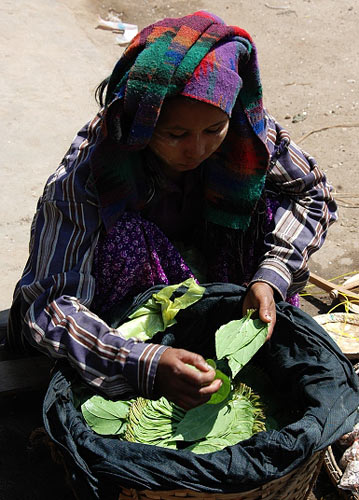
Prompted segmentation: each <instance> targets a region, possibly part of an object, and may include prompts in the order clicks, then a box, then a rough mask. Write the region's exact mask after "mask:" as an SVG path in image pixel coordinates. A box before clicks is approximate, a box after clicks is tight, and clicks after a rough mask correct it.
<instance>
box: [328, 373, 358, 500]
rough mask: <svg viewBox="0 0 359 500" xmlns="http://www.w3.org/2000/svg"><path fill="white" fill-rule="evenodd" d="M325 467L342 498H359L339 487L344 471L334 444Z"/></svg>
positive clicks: (349, 499) (329, 450) (330, 448)
mask: <svg viewBox="0 0 359 500" xmlns="http://www.w3.org/2000/svg"><path fill="white" fill-rule="evenodd" d="M354 370H355V373H356V374H357V375H358V374H359V363H357V364H355V365H354ZM324 469H325V470H326V472H327V474H328V476H329V478H330V480H331V482H332V483H333V485H334V486H335V488H336V490H337V492H338V494H339V496H341V497H342V498H346V499H347V500H359V494H357V493H352V492H351V491H348V490H342V489H341V488H339V487H338V484H339V483H340V480H341V478H342V476H343V471H342V470H341V468H340V467H339V465H338V463H337V459H336V457H335V454H334V450H333V447H332V446H328V448H327V450H326V452H325V456H324Z"/></svg>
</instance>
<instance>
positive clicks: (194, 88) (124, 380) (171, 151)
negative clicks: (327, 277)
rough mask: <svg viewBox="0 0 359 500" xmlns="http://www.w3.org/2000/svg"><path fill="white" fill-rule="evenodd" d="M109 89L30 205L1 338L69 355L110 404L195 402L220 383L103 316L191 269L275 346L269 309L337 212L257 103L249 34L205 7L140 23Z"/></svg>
mask: <svg viewBox="0 0 359 500" xmlns="http://www.w3.org/2000/svg"><path fill="white" fill-rule="evenodd" d="M105 91H106V98H105V102H104V103H103V104H104V106H103V107H102V109H101V111H100V112H99V114H98V115H97V116H96V117H95V118H94V120H93V121H92V122H90V123H89V124H87V125H86V126H85V127H84V128H83V129H82V130H81V131H80V132H79V134H78V136H77V137H76V138H75V140H74V142H73V144H72V145H71V147H70V149H69V151H68V153H67V155H66V156H65V158H64V160H63V161H62V163H61V165H60V166H59V168H58V169H57V170H56V172H55V173H54V174H53V175H52V176H51V177H50V179H49V180H48V182H47V184H46V186H45V190H44V193H43V196H42V197H41V199H40V200H39V204H38V207H37V212H36V215H35V218H34V222H33V226H32V235H31V245H30V249H31V252H30V258H29V261H28V263H27V266H26V268H25V270H24V273H23V276H22V278H21V280H20V282H19V284H18V286H17V288H16V291H15V296H14V303H13V306H12V314H11V319H10V328H9V332H10V337H9V344H10V345H11V344H14V343H17V344H19V340H22V342H23V343H30V344H31V345H32V346H35V347H36V348H37V349H40V350H41V351H43V352H47V353H48V354H50V356H52V357H53V358H67V359H68V361H69V362H70V363H71V364H72V365H73V366H74V367H75V369H76V370H77V371H78V372H79V373H80V374H81V376H82V377H83V379H84V380H85V381H86V382H88V383H89V384H91V385H92V386H94V387H96V388H98V389H99V390H101V391H103V392H104V393H106V394H107V395H108V396H110V397H118V396H121V397H124V396H131V395H134V394H142V395H144V396H145V397H148V398H153V397H158V396H160V395H164V396H166V397H167V398H168V399H170V400H172V401H174V402H175V403H177V404H179V405H180V406H183V407H184V408H190V407H193V406H196V405H198V404H201V403H203V402H205V401H207V400H208V398H209V397H210V395H211V394H212V393H213V392H215V391H217V390H218V388H219V386H220V382H219V381H218V380H213V379H214V371H213V370H212V369H211V368H210V367H208V366H207V364H206V363H205V361H204V359H203V358H202V357H201V356H200V355H198V354H195V353H192V352H188V351H185V350H181V349H173V348H168V347H166V346H161V345H155V344H143V343H141V342H136V341H135V340H133V339H130V340H127V341H126V340H124V339H123V338H122V337H121V333H120V332H119V331H116V330H114V329H112V328H110V327H109V326H108V325H107V324H106V323H105V322H104V321H103V320H102V319H101V316H102V315H103V314H104V312H106V310H107V309H108V308H109V307H111V306H113V305H115V304H121V303H122V301H124V300H126V299H128V297H133V296H134V295H136V294H138V293H140V292H142V291H144V290H146V289H147V288H149V287H151V286H152V285H155V284H168V283H179V282H181V281H183V280H184V279H186V278H188V277H193V276H195V277H196V278H197V279H198V280H199V281H201V282H206V281H207V282H210V281H221V282H233V283H237V284H243V285H245V286H247V293H246V295H245V299H244V301H243V313H244V312H245V311H246V310H247V309H248V308H257V309H258V310H259V316H260V317H261V319H262V320H263V321H265V322H267V323H270V327H269V335H268V336H269V337H270V335H271V333H272V331H273V327H274V324H275V300H280V299H285V298H286V297H290V296H295V294H296V293H297V292H299V291H300V290H301V289H302V288H303V287H304V285H305V283H306V281H307V279H308V275H309V273H308V268H307V261H308V258H309V256H310V254H311V253H312V252H313V251H315V250H317V249H318V248H319V247H320V246H321V244H322V243H323V240H324V237H325V235H326V231H327V228H328V226H329V224H330V223H331V222H333V221H334V220H335V219H336V213H335V210H336V206H335V203H334V201H333V199H332V197H331V194H330V191H331V188H330V186H329V185H328V184H327V182H326V179H325V176H324V174H323V173H322V172H321V171H320V170H319V169H318V167H317V165H316V164H315V162H314V160H313V158H311V157H309V156H308V155H307V154H306V153H304V152H303V151H301V150H300V149H298V148H297V147H296V146H295V144H293V143H291V142H290V138H289V136H288V134H287V133H286V132H285V131H284V130H283V129H281V127H280V126H279V125H278V124H277V123H276V122H275V120H274V119H273V118H272V117H271V116H270V115H269V114H268V113H266V111H265V110H264V108H263V104H262V89H261V84H260V78H259V71H258V66H257V57H256V50H255V46H254V45H253V42H252V40H251V38H250V36H249V35H248V34H247V33H246V32H245V31H243V30H242V29H240V28H237V27H231V26H226V25H225V24H224V23H223V22H222V21H221V20H220V19H219V18H217V17H216V16H214V15H212V14H209V13H206V12H196V13H195V14H193V15H189V16H186V17H184V18H179V19H165V20H163V21H159V22H157V23H155V24H153V25H151V26H149V27H147V28H145V29H144V30H143V31H142V32H141V33H139V35H138V36H137V37H136V38H135V39H134V41H133V42H132V43H131V45H130V46H129V47H128V49H127V50H126V52H125V53H124V55H123V56H122V58H121V59H120V60H119V61H118V63H117V65H116V66H115V68H114V70H113V73H112V75H111V77H110V78H109V80H108V81H106V82H104V83H103V84H102V86H101V87H100V90H99V95H100V101H102V99H103V98H104V94H105ZM18 318H21V324H20V325H19V324H18V321H17V319H18ZM20 332H21V338H20ZM188 364H190V365H194V366H196V367H197V368H198V371H195V370H193V369H192V368H190V367H188V366H187V365H188Z"/></svg>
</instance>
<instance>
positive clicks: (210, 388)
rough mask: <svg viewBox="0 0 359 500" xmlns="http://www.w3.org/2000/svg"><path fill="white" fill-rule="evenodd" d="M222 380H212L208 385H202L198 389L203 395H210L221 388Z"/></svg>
mask: <svg viewBox="0 0 359 500" xmlns="http://www.w3.org/2000/svg"><path fill="white" fill-rule="evenodd" d="M222 383H223V382H222V380H220V379H219V378H217V379H215V380H213V382H212V383H211V384H209V385H206V386H205V387H202V388H201V389H200V390H199V393H200V394H201V395H203V396H205V395H208V394H209V395H210V396H211V395H212V394H214V393H215V392H217V391H218V390H219V389H220V388H221V385H222Z"/></svg>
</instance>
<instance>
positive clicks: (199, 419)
mask: <svg viewBox="0 0 359 500" xmlns="http://www.w3.org/2000/svg"><path fill="white" fill-rule="evenodd" d="M253 313H254V311H253V310H251V311H248V313H247V315H246V316H245V317H244V318H242V319H241V320H234V321H231V322H229V323H227V324H226V325H223V326H221V327H220V328H219V329H218V330H217V332H216V334H215V347H216V358H217V359H216V360H207V362H208V363H209V364H210V365H211V366H212V367H213V368H214V369H215V370H216V378H220V379H221V380H222V386H221V388H220V389H219V390H218V391H217V392H216V393H215V394H213V395H212V397H211V399H210V400H209V401H208V402H207V403H206V404H203V405H201V406H198V407H196V408H193V409H191V410H189V411H187V412H186V411H185V410H183V409H182V408H180V407H178V406H176V405H175V404H173V403H171V402H170V401H168V400H167V399H166V398H164V397H162V398H160V399H158V400H155V401H153V400H148V399H144V398H142V397H138V398H136V399H133V400H129V401H111V400H107V399H105V398H103V397H101V396H98V395H95V396H92V397H90V398H89V399H87V400H86V401H85V402H83V403H82V405H81V411H82V415H83V417H84V419H85V420H86V422H87V424H88V425H89V426H90V427H91V428H92V430H93V431H95V432H96V433H98V434H102V435H108V436H117V437H118V438H119V439H123V440H127V441H131V442H137V443H144V444H149V445H155V446H162V447H167V448H172V449H187V450H190V451H192V452H194V453H209V452H212V451H218V450H221V449H223V448H225V447H226V446H232V445H234V444H237V443H239V442H240V441H242V440H244V439H247V438H249V437H251V436H252V435H253V434H254V433H256V432H260V431H264V430H265V429H266V426H265V415H264V410H263V405H262V404H261V402H260V399H259V396H258V395H257V394H255V393H254V392H253V391H252V389H251V388H250V387H249V386H248V385H246V384H245V383H243V382H241V381H240V377H239V376H238V374H239V372H240V371H241V369H242V368H243V367H244V366H245V365H246V364H247V363H248V361H249V360H250V359H251V358H252V357H253V356H254V354H255V353H256V352H257V351H258V349H259V348H260V347H261V346H262V345H263V344H264V342H265V339H266V337H267V334H268V324H266V323H263V322H262V321H261V320H259V319H252V315H253Z"/></svg>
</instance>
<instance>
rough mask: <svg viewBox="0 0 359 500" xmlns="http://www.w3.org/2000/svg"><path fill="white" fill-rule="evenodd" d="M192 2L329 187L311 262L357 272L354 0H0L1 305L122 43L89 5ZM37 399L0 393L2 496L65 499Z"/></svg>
mask: <svg viewBox="0 0 359 500" xmlns="http://www.w3.org/2000/svg"><path fill="white" fill-rule="evenodd" d="M254 7H255V10H254ZM199 9H206V10H209V11H211V12H213V13H215V14H217V15H219V16H221V17H222V18H223V19H224V20H225V21H227V22H228V23H232V24H237V25H239V26H241V27H243V28H245V29H246V30H247V31H249V33H251V35H252V36H253V38H254V40H255V43H256V45H257V48H258V52H259V62H260V67H261V75H262V82H263V87H264V96H265V105H266V107H267V108H268V110H269V111H270V112H271V113H272V114H273V115H274V116H275V117H276V118H277V120H278V121H279V122H280V123H281V124H282V125H284V126H286V127H287V129H288V130H289V132H290V133H291V135H292V137H293V138H294V139H295V140H296V141H297V142H300V144H301V146H302V147H303V148H304V149H305V150H306V151H308V152H310V153H311V154H312V155H313V156H314V157H315V158H316V159H317V161H318V163H319V165H320V166H321V168H322V169H323V170H324V171H325V172H326V174H327V176H328V178H329V180H330V182H331V183H332V185H333V188H334V190H335V192H336V193H337V194H336V197H337V201H338V205H339V207H340V212H339V213H340V218H339V221H338V222H337V223H336V224H334V225H333V226H332V227H331V229H330V231H329V233H328V237H327V239H326V242H325V244H324V246H323V248H322V249H321V250H320V251H319V252H318V253H317V254H315V255H314V256H312V259H311V261H310V269H311V270H312V272H315V273H317V274H319V275H320V276H322V277H325V278H327V279H330V278H334V277H337V276H342V275H344V274H346V273H354V272H359V256H358V246H359V242H358V239H357V238H356V236H355V235H356V234H357V232H358V225H359V200H358V197H359V187H358V185H357V182H358V173H357V170H358V155H357V152H356V146H357V144H358V138H359V128H358V125H359V123H358V121H359V119H358V109H359V95H358V84H359V58H358V41H357V37H358V30H357V27H358V25H359V6H358V3H357V2H356V1H355V0H341V1H340V2H338V1H337V0H268V1H265V0H257V1H256V2H253V1H251V0H237V1H236V2H230V1H227V0H207V1H206V2H204V1H203V0H196V1H192V0H178V1H173V0H136V1H127V2H125V1H124V0H102V1H99V0H78V1H77V2H71V1H70V0H61V1H60V0H42V2H37V1H36V0H11V1H10V0H3V2H2V5H1V7H0V43H1V46H2V48H3V50H2V52H1V54H0V61H1V65H2V70H3V74H4V81H3V85H2V92H1V97H0V103H1V104H0V106H1V111H2V117H3V118H2V120H1V123H0V136H1V138H2V142H3V144H2V155H1V169H0V181H1V186H2V187H1V196H0V210H1V214H2V217H1V220H0V237H1V242H2V245H1V247H0V264H1V270H2V274H1V284H2V286H1V290H0V310H2V309H6V308H8V307H9V305H10V302H11V296H12V291H13V288H14V285H15V283H16V280H17V279H18V277H19V275H20V273H21V271H22V269H23V266H24V264H25V260H26V257H27V245H28V235H29V228H30V222H31V218H32V215H33V212H34V210H35V206H36V200H37V198H38V196H39V195H40V194H41V191H42V187H43V184H44V182H45V180H46V178H47V177H48V175H50V173H51V172H52V171H53V170H54V168H55V167H56V165H57V164H58V163H59V161H60V159H61V157H62V155H63V154H64V153H65V151H66V149H67V147H68V145H69V144H70V142H71V140H72V137H73V136H74V134H75V133H76V131H77V130H78V129H79V128H80V127H81V126H82V125H83V124H84V123H85V122H86V121H87V120H88V119H90V118H91V117H92V116H93V114H94V113H95V111H96V104H95V102H94V99H93V91H94V89H95V87H96V85H97V84H98V83H99V82H100V81H101V80H102V79H103V78H104V77H105V76H107V75H108V74H109V73H110V72H111V69H112V66H113V64H114V63H115V61H116V60H117V58H118V57H119V56H120V54H121V53H122V50H123V48H122V47H119V46H118V45H117V44H116V42H115V35H114V34H113V33H111V32H108V31H103V30H99V29H95V26H96V25H97V21H98V16H100V15H101V16H102V17H104V18H105V17H106V16H107V15H108V14H109V12H110V11H112V12H116V13H119V14H120V16H121V17H122V20H123V21H125V22H129V23H132V24H137V25H138V26H139V27H140V28H142V27H144V26H145V25H147V24H149V23H152V22H154V21H156V20H157V19H160V18H163V17H175V16H180V15H185V14H188V13H191V12H193V11H195V10H199ZM309 291H310V293H311V294H312V295H311V296H310V297H307V298H305V299H303V300H302V305H303V308H304V309H305V310H306V311H307V312H309V313H310V314H312V315H315V314H318V313H319V312H326V311H328V309H329V307H330V306H331V300H329V298H328V296H327V295H326V294H325V293H323V292H321V291H318V290H316V291H313V289H310V290H309ZM39 399H41V395H34V396H33V397H29V395H18V396H16V397H12V398H7V399H5V400H3V401H2V403H1V404H2V408H6V410H5V411H3V416H2V419H0V442H1V443H2V445H3V446H2V452H1V459H0V461H1V468H0V469H1V471H2V472H1V474H0V500H1V499H4V500H5V499H6V500H12V499H19V500H22V499H42V498H59V499H60V498H70V493H69V492H68V490H67V489H66V487H65V486H64V485H63V480H62V481H61V480H60V482H59V477H60V478H61V474H60V473H59V471H58V469H56V468H52V466H50V465H49V460H48V457H47V458H45V459H44V458H43V457H42V456H41V454H40V456H38V460H33V459H30V461H29V459H28V458H27V457H28V455H27V453H26V448H27V446H28V436H29V434H30V432H31V430H33V429H34V428H35V427H36V426H38V425H41V417H40V413H39V411H38V403H39ZM10 450H11V453H9V452H10ZM318 484H319V489H317V496H318V498H321V497H322V498H323V499H326V500H329V499H330V500H332V499H335V498H338V496H337V494H336V492H335V491H334V490H333V489H332V488H331V487H330V485H329V483H328V481H327V480H326V478H324V479H321V480H320V481H319V483H318ZM55 490H56V491H55Z"/></svg>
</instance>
